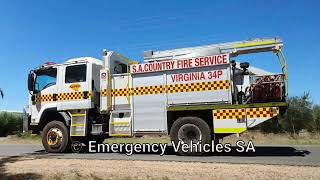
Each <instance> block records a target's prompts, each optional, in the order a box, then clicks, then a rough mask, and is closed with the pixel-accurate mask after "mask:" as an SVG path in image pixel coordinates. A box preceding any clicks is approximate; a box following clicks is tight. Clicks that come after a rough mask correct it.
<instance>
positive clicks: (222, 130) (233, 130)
mask: <svg viewBox="0 0 320 180" xmlns="http://www.w3.org/2000/svg"><path fill="white" fill-rule="evenodd" d="M246 130H247V129H246V128H214V133H242V132H244V131H246Z"/></svg>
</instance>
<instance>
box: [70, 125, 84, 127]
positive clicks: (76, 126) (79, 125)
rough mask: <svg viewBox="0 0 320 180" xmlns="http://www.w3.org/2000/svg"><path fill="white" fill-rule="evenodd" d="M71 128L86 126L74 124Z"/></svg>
mask: <svg viewBox="0 0 320 180" xmlns="http://www.w3.org/2000/svg"><path fill="white" fill-rule="evenodd" d="M71 126H73V127H83V126H85V124H72V125H71Z"/></svg>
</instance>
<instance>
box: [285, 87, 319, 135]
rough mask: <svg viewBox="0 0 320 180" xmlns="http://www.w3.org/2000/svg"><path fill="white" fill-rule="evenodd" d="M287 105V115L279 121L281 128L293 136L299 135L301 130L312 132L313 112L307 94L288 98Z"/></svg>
mask: <svg viewBox="0 0 320 180" xmlns="http://www.w3.org/2000/svg"><path fill="white" fill-rule="evenodd" d="M288 103H289V107H288V109H287V113H286V114H285V115H284V117H283V118H281V120H280V124H281V128H282V129H283V130H285V131H287V132H291V133H293V134H299V131H300V130H302V129H306V130H308V131H313V130H314V126H313V124H314V120H313V110H312V102H311V101H310V96H309V93H304V95H303V96H301V97H298V96H294V97H290V98H289V99H288Z"/></svg>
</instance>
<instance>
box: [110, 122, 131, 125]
mask: <svg viewBox="0 0 320 180" xmlns="http://www.w3.org/2000/svg"><path fill="white" fill-rule="evenodd" d="M111 124H125V125H126V124H129V122H112V123H111Z"/></svg>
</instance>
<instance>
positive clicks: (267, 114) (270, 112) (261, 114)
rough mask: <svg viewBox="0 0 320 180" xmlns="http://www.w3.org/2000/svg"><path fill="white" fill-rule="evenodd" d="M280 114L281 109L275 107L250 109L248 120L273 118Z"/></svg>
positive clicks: (248, 110)
mask: <svg viewBox="0 0 320 180" xmlns="http://www.w3.org/2000/svg"><path fill="white" fill-rule="evenodd" d="M278 114H279V108H274V107H261V108H248V109H247V118H271V117H274V116H277V115H278Z"/></svg>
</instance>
